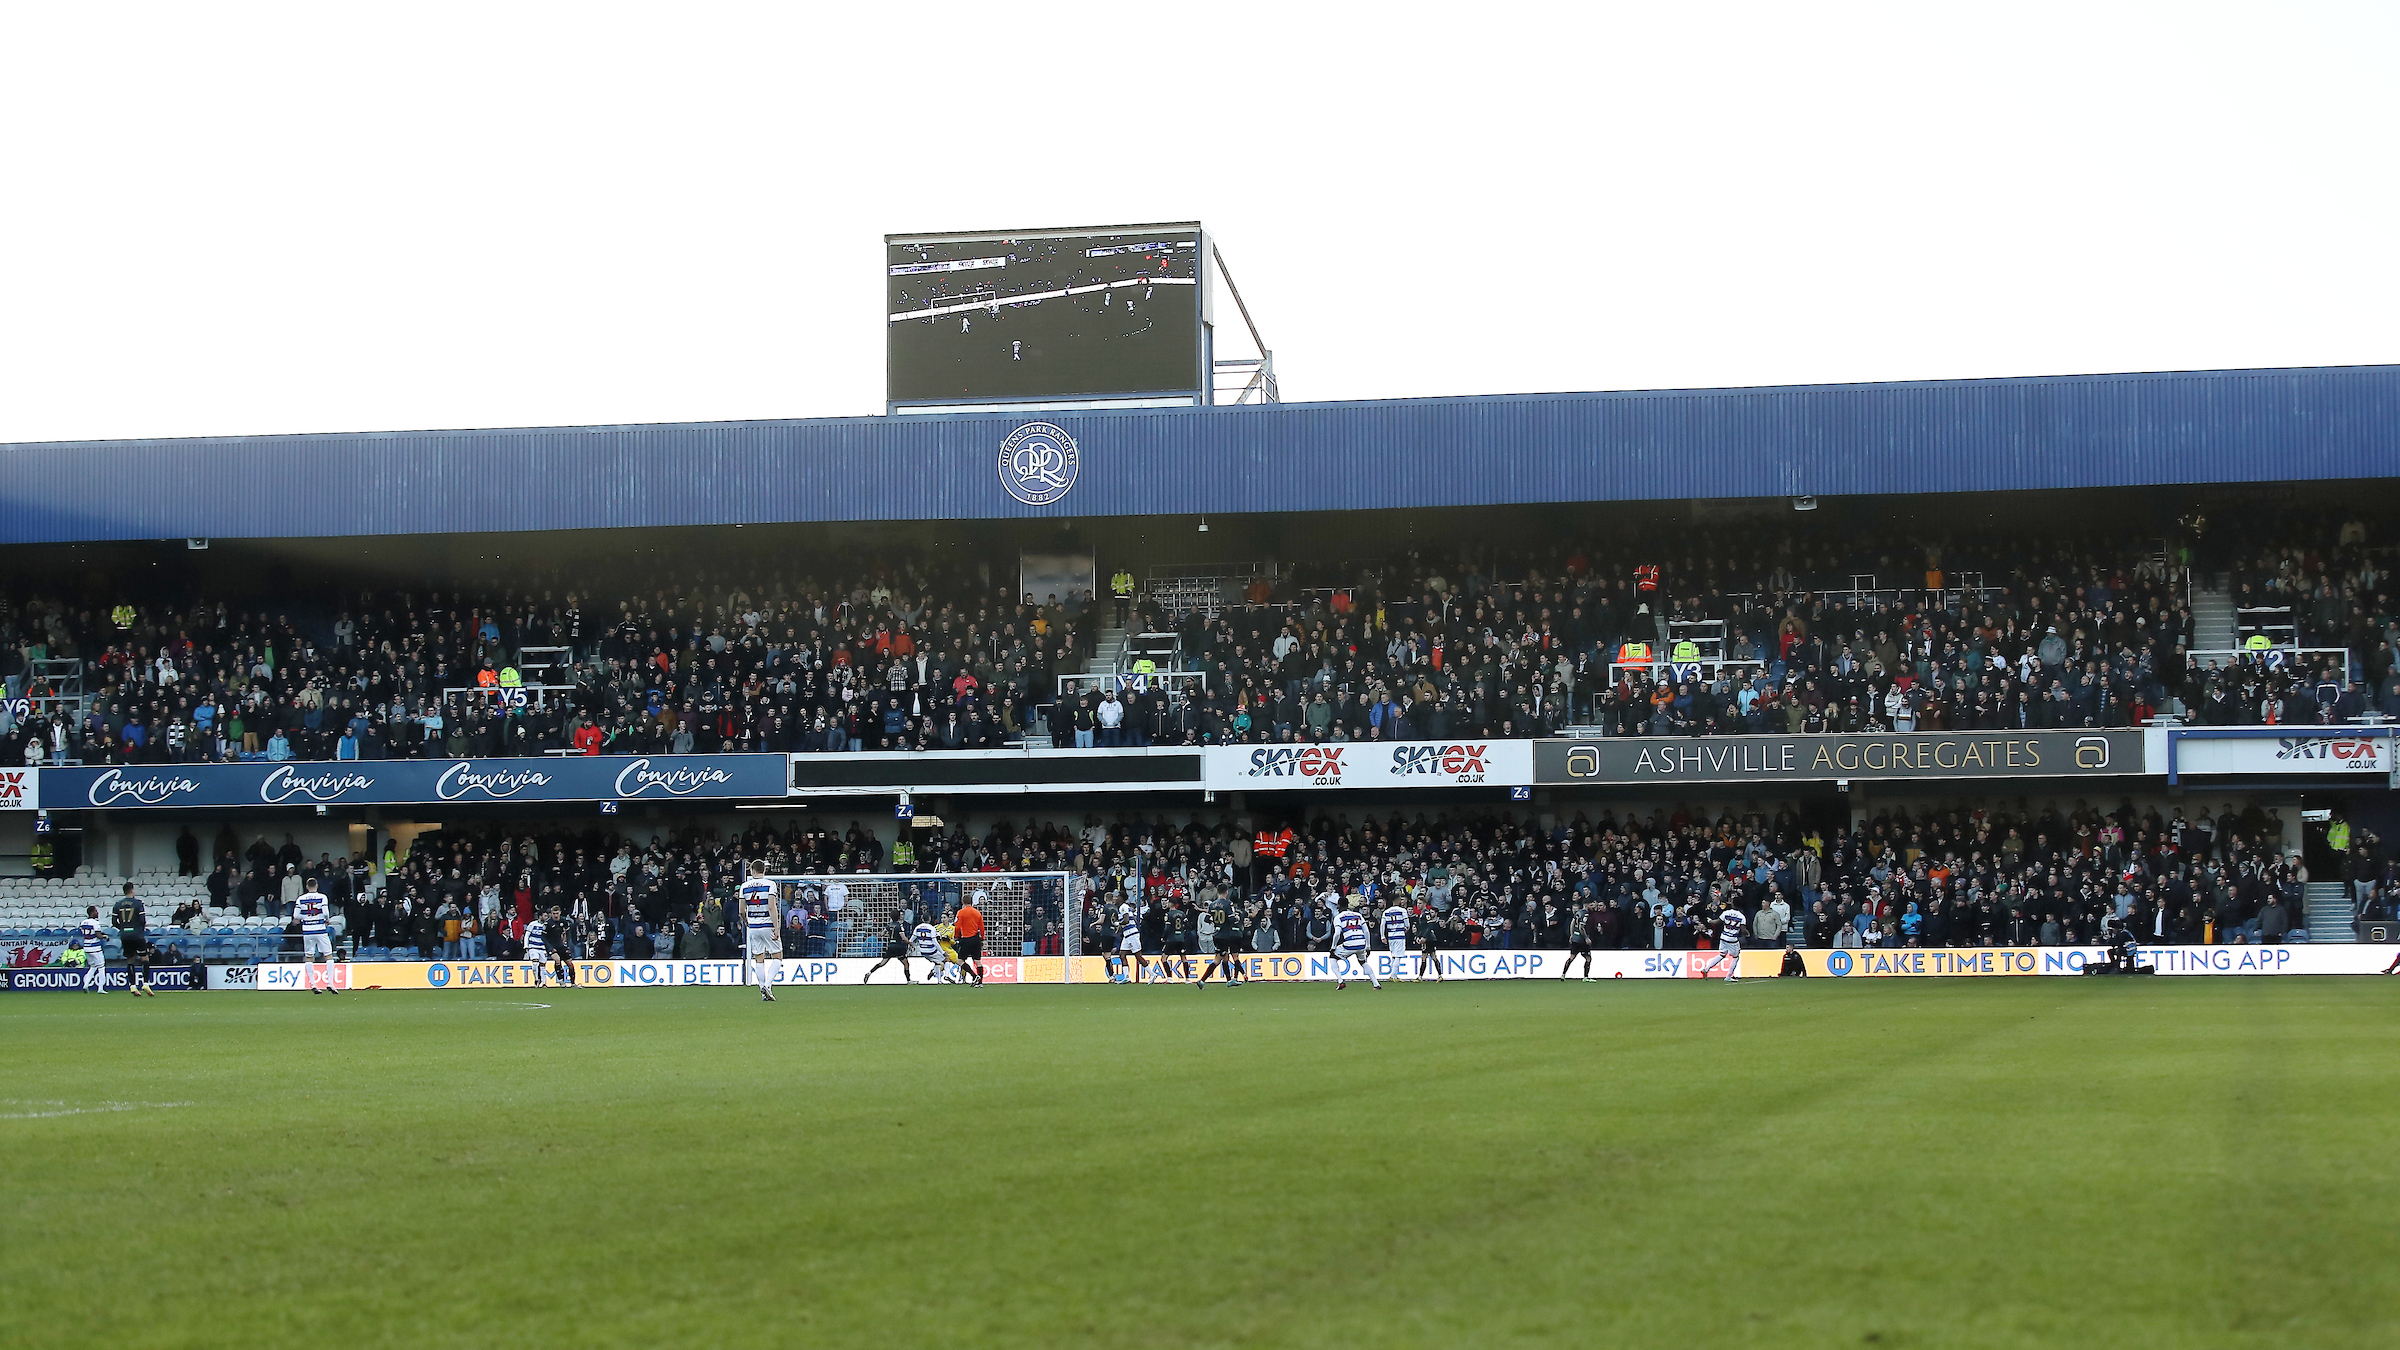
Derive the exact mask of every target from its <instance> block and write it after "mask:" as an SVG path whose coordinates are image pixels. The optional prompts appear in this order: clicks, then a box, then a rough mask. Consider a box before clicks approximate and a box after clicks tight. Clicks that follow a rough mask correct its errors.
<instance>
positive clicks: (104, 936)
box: [75, 905, 108, 994]
mask: <svg viewBox="0 0 2400 1350" xmlns="http://www.w3.org/2000/svg"><path fill="white" fill-rule="evenodd" d="M75 941H76V944H77V945H78V946H79V947H81V948H82V950H83V987H84V988H85V989H87V990H89V991H91V992H92V993H95V994H105V993H107V992H108V925H107V924H104V923H102V922H100V907H99V906H98V905H85V906H84V907H83V922H82V923H80V924H77V925H76V926H75Z"/></svg>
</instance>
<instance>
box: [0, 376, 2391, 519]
mask: <svg viewBox="0 0 2400 1350" xmlns="http://www.w3.org/2000/svg"><path fill="white" fill-rule="evenodd" d="M1035 417H1039V418H1041V419H1042V420H1046V421H1050V422H1055V423H1057V424H1058V425H1060V426H1062V427H1064V428H1066V429H1067V431H1068V432H1069V433H1070V434H1072V435H1073V436H1074V437H1075V439H1076V442H1077V444H1078V447H1079V449H1080V452H1081V466H1080V471H1079V475H1078V477H1077V479H1076V481H1075V485H1074V487H1073V488H1072V489H1071V490H1070V491H1068V492H1067V494H1066V495H1065V496H1064V497H1063V498H1061V499H1059V500H1058V501H1056V502H1055V503H1052V504H1049V505H1045V506H1028V505H1025V504H1024V503H1022V502H1020V501H1018V500H1017V499H1016V498H1014V497H1012V496H1010V495H1009V493H1008V492H1007V491H1006V490H1005V489H1004V487H1003V485H1002V482H1001V475H1000V472H999V462H998V453H999V447H1000V442H1001V441H1002V440H1003V439H1004V438H1005V437H1006V436H1007V435H1008V433H1009V432H1010V431H1011V430H1013V429H1014V428H1015V427H1016V426H1018V425H1019V424H1021V423H1022V422H1024V421H1027V420H1031V419H1032V418H1035ZM0 466H5V468H6V470H7V472H6V474H5V475H4V476H0V508H4V509H0V542H6V543H32V542H57V541H69V540H100V539H145V538H146V539H168V538H176V537H179V536H186V535H208V536H216V537H225V538H234V537H257V536H268V537H294V536H318V535H368V534H410V533H434V534H456V533H479V532H484V531H503V530H556V529H604V528H612V527H623V526H658V525H711V524H728V523H734V522H744V523H748V522H769V521H810V520H941V519H975V518H1005V517H1038V516H1108V515H1156V514H1191V513H1198V512H1210V513H1215V514H1235V513H1240V512H1247V511H1320V510H1347V509H1358V508H1368V507H1438V506H1457V505H1487V504H1500V503H1528V502H1558V501H1640V500H1674V499H1681V498H1688V497H1768V496H1789V495H1794V494H1801V493H1813V494H1817V495H1822V496H1838V495H1852V494H1861V493H1922V492H1960V491H1982V490H2002V489H2020V488H2068V487H2101V486H2140V485H2150V484H2165V483H2205V482H2250V481H2277V480H2292V479H2323V478H2364V477H2385V476H2392V475H2395V474H2400V367H2390V366H2352V367H2331V368H2321V369H2299V370H2235V371H2202V372H2186V373H2167V374H2138V375H2092V376H2066V377H2058V378H2050V379H2012V380H1967V381H1944V382H1927V383H1914V384H1870V385H1832V386H1793V387H1786V388H1762V389H1701V390H1645V391H1630V392H1623V393H1596V394H1531V395H1503V396H1498V397H1490V398H1449V399H1418V400H1400V401H1384V402H1362V403H1324V404H1287V405H1283V406H1280V407H1255V406H1253V407H1241V408H1212V409H1174V410H1167V409H1155V410H1137V411H1105V412H1082V413H1068V412H1055V413H1029V414H1023V415H1011V414H991V413H987V414H968V415H960V416H951V417H936V416H910V417H891V418H883V417H872V418H827V419H819V420H813V421H793V422H733V423H707V424H696V425H673V426H611V427H563V428H562V427H548V428H514V429H503V430H495V431H430V432H386V433H365V434H353V435H321V436H272V437H225V438H207V439H195V440H164V441H101V442H79V443H62V444H45V445H15V446H7V447H0ZM100 485H110V486H106V487H103V486H100ZM122 485H138V486H136V487H130V489H129V488H128V487H127V486H122Z"/></svg>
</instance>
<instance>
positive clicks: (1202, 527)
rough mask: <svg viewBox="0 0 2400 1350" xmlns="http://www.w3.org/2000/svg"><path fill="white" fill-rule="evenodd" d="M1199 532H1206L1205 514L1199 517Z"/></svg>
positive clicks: (1206, 521) (1206, 518)
mask: <svg viewBox="0 0 2400 1350" xmlns="http://www.w3.org/2000/svg"><path fill="white" fill-rule="evenodd" d="M1200 533H1202V534H1206V533H1208V517H1206V516H1202V517H1200Z"/></svg>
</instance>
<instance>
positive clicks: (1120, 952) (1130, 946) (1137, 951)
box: [1110, 900, 1142, 984]
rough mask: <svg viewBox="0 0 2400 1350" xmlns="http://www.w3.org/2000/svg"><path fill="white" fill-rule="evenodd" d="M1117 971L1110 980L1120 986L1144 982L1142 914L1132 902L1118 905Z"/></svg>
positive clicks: (1126, 901)
mask: <svg viewBox="0 0 2400 1350" xmlns="http://www.w3.org/2000/svg"><path fill="white" fill-rule="evenodd" d="M1114 961H1115V966H1116V971H1115V974H1113V975H1111V976H1110V978H1111V979H1114V980H1115V981H1116V982H1117V983H1119V984H1140V983H1141V982H1142V912H1141V910H1140V909H1138V908H1136V907H1135V905H1134V903H1133V902H1132V901H1131V900H1121V901H1119V902H1118V903H1117V954H1116V956H1115V958H1114Z"/></svg>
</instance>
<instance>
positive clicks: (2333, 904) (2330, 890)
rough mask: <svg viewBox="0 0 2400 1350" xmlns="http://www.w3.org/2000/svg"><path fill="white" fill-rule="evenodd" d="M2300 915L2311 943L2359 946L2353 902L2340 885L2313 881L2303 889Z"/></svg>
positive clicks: (2301, 890)
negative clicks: (2341, 943) (2337, 943)
mask: <svg viewBox="0 0 2400 1350" xmlns="http://www.w3.org/2000/svg"><path fill="white" fill-rule="evenodd" d="M2300 913H2301V916H2302V920H2303V923H2304V926H2306V927H2307V929H2308V940H2309V941H2311V942H2356V941H2358V930H2357V929H2356V928H2354V927H2352V926H2351V923H2350V901H2349V898H2348V897H2346V896H2344V895H2343V894H2342V883H2340V882H2338V881H2312V882H2309V883H2308V884H2307V885H2306V886H2303V887H2302V888H2301V889H2300Z"/></svg>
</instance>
